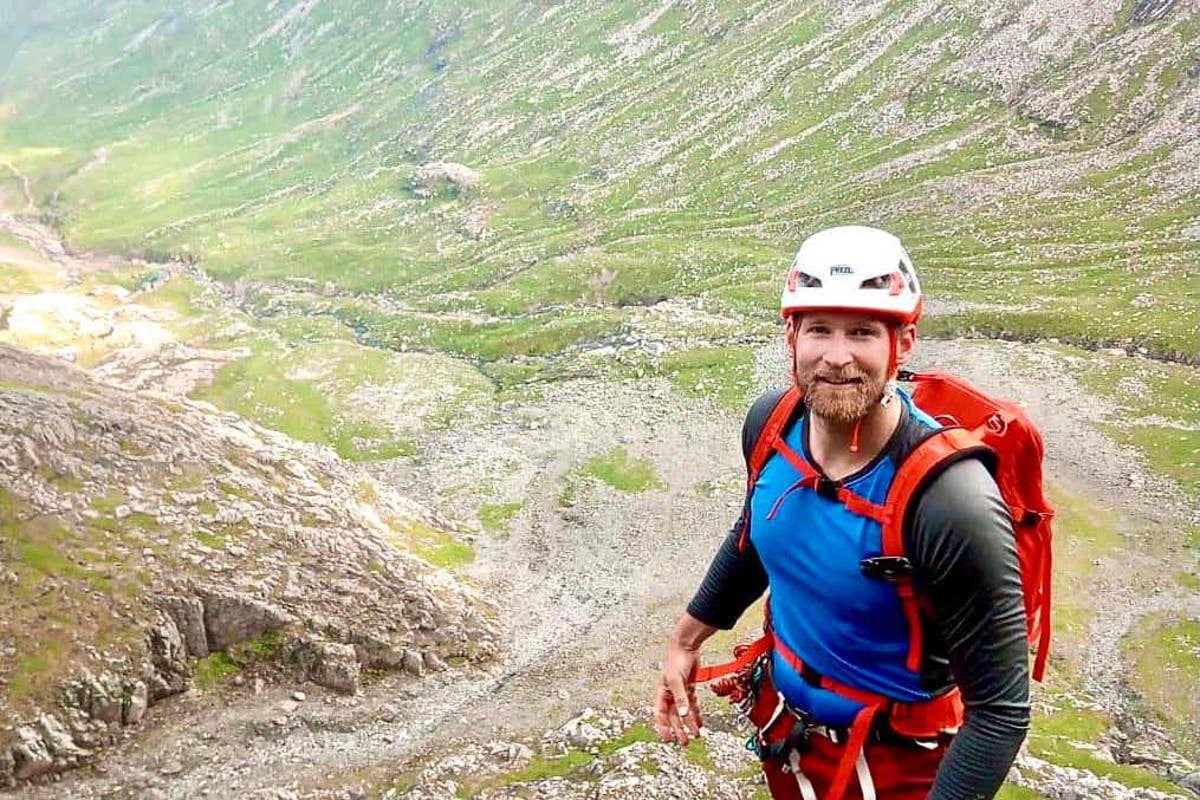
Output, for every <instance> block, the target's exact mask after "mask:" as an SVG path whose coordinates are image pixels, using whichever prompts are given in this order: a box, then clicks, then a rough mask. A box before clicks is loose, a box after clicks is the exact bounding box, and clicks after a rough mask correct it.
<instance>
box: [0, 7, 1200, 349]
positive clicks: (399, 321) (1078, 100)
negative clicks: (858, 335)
mask: <svg viewBox="0 0 1200 800" xmlns="http://www.w3.org/2000/svg"><path fill="white" fill-rule="evenodd" d="M6 8H7V11H5V12H0V13H4V14H5V18H3V20H2V21H3V25H0V29H2V30H3V33H0V36H2V37H3V43H4V45H5V46H4V47H3V48H0V50H2V51H3V52H4V53H6V54H7V55H6V58H5V61H4V63H3V64H0V181H2V183H0V193H3V194H6V195H7V196H8V197H9V199H10V202H9V205H10V206H13V207H18V208H19V207H20V206H21V205H22V204H23V203H24V202H26V201H28V202H29V203H31V204H33V205H36V207H38V208H39V209H42V211H43V212H44V213H45V214H48V215H50V218H52V219H53V220H54V221H55V223H56V224H57V225H58V226H59V227H60V229H61V230H62V231H63V233H64V234H65V236H66V238H67V241H68V242H69V243H70V245H71V246H73V247H77V248H81V249H86V250H89V251H107V252H125V253H141V254H145V255H149V256H150V257H152V258H163V257H167V256H173V257H178V258H185V259H194V260H197V261H199V262H202V263H203V264H204V267H205V269H206V270H208V271H209V272H210V274H212V275H214V276H216V277H218V278H221V279H224V280H230V281H232V280H235V279H248V280H250V281H263V282H270V283H275V284H287V285H288V286H289V287H291V290H289V291H287V292H284V293H283V294H282V295H281V296H278V297H274V298H268V297H265V296H263V295H260V296H259V298H258V302H260V303H262V304H265V305H267V306H269V307H271V308H272V309H273V310H275V311H278V310H279V309H281V308H282V309H286V310H290V311H295V312H300V313H306V314H328V315H332V316H333V317H335V318H336V319H338V320H340V321H342V322H345V323H347V324H350V325H351V326H353V327H354V328H355V330H356V332H357V333H358V335H360V336H361V337H363V338H364V339H366V340H369V341H371V342H374V343H378V344H382V345H384V346H389V347H399V346H405V347H415V348H422V349H425V348H436V349H441V350H450V351H455V352H459V353H461V354H463V355H465V356H468V357H471V358H475V359H480V360H483V361H485V362H492V361H496V360H498V359H500V358H507V357H511V356H512V355H514V351H515V352H516V353H520V354H523V355H533V356H545V355H549V354H554V353H558V352H561V351H562V350H563V349H564V348H569V347H570V346H572V345H576V344H581V343H584V344H585V343H587V342H593V341H597V340H611V339H612V338H614V337H616V336H619V335H620V333H621V326H622V317H621V315H620V314H619V313H616V312H615V311H614V308H616V307H619V306H624V305H628V304H639V303H652V302H654V301H656V300H658V299H661V298H663V297H683V298H693V299H694V300H695V302H697V303H703V304H704V305H705V306H706V307H707V308H710V309H713V310H717V311H721V312H727V313H731V314H734V315H735V316H737V317H739V318H742V319H749V320H757V321H758V323H759V324H760V326H761V325H763V324H768V321H769V318H770V317H769V313H768V312H769V305H770V302H771V300H772V297H773V296H774V294H775V292H776V287H775V280H776V276H777V274H778V272H779V271H780V268H781V265H782V263H783V261H784V260H785V259H786V258H787V255H788V253H789V252H791V250H792V249H794V247H795V245H796V243H797V242H798V241H799V239H800V238H801V237H802V236H803V235H804V234H806V233H808V232H811V231H812V230H814V229H815V228H817V227H820V226H822V225H824V224H831V223H834V222H839V221H861V222H874V223H878V224H882V225H884V226H886V227H888V228H889V229H891V230H894V231H895V232H897V233H898V234H900V235H901V236H902V238H903V239H904V240H905V242H906V243H907V244H908V245H909V247H910V248H911V249H912V250H913V251H914V252H916V253H919V254H920V258H919V262H920V263H919V266H920V267H921V268H922V269H923V270H924V274H925V276H926V283H927V285H928V286H929V287H930V291H931V292H932V294H933V296H934V297H935V298H936V299H941V300H945V301H947V305H945V306H943V307H942V308H941V311H942V312H943V313H941V314H939V315H938V317H937V319H936V320H932V319H931V320H930V322H929V323H928V329H929V330H930V331H932V332H967V331H976V332H983V333H988V334H992V335H997V334H1003V335H1007V336H1016V337H1020V338H1032V337H1047V336H1051V337H1058V338H1061V339H1065V340H1071V341H1077V342H1081V343H1086V344H1094V343H1109V344H1114V343H1115V344H1121V345H1123V346H1124V345H1128V344H1130V343H1132V344H1133V345H1134V346H1139V347H1144V348H1146V349H1147V350H1148V351H1149V352H1152V353H1155V354H1160V355H1168V356H1174V357H1182V358H1183V359H1185V360H1188V361H1194V360H1195V359H1196V358H1197V357H1198V356H1200V350H1198V349H1197V342H1198V341H1200V337H1198V336H1197V333H1198V331H1200V321H1198V320H1197V311H1196V306H1195V303H1194V298H1195V296H1196V294H1197V291H1200V278H1198V277H1197V276H1196V273H1195V270H1194V269H1191V268H1190V265H1191V264H1194V263H1195V260H1196V257H1197V252H1198V251H1200V227H1198V225H1197V220H1196V215H1195V204H1196V200H1197V193H1198V191H1200V171H1197V170H1196V169H1195V164H1196V162H1197V160H1198V158H1200V133H1198V132H1200V125H1198V124H1197V122H1198V115H1200V36H1198V32H1200V16H1198V9H1197V7H1196V4H1195V3H1194V2H1182V1H1180V2H1176V1H1175V0H1099V1H1098V2H1090V1H1089V2H1083V1H1082V0H1042V1H1041V2H1029V1H1028V0H1000V2H995V3H990V4H987V5H985V6H979V5H977V4H970V3H965V2H948V1H946V0H939V1H936V2H935V1H933V0H900V1H899V2H853V3H840V2H837V3H834V2H751V3H734V2H728V3H722V2H661V3H654V4H647V3H631V2H612V3H549V2H545V3H526V2H494V3H486V4H476V3H457V2H446V3H428V2H394V1H393V2H387V3H376V2H354V0H324V1H323V2H322V1H321V0H298V2H293V3H287V2H275V1H272V2H265V1H264V2H209V3H197V4H186V5H184V6H182V7H172V8H164V7H161V6H158V5H156V4H153V3H134V2H115V3H103V4H94V3H85V2H70V1H69V0H67V1H64V2H57V3H52V4H44V3H40V2H38V3H35V2H21V1H20V0H18V2H16V3H15V4H14V3H9V4H6ZM5 165H7V167H8V170H9V172H10V174H11V178H9V177H8V176H7V175H6V172H5ZM306 286H308V287H314V288H318V289H319V288H321V287H327V289H328V291H327V292H326V294H327V295H334V296H320V295H318V296H316V297H312V296H309V295H308V294H307V293H301V294H300V295H299V296H298V295H297V294H296V293H295V291H294V289H296V288H304V287H306ZM336 289H340V290H345V291H348V292H352V293H363V292H365V293H367V296H354V297H349V296H343V295H338V294H337V292H336ZM381 297H386V299H387V300H388V302H381V300H380V298H381ZM421 311H441V312H447V311H453V312H455V314H453V315H448V316H444V317H441V318H438V319H435V320H432V321H431V320H429V319H427V318H424V317H422V316H420V314H419V313H418V312H421ZM467 311H470V312H471V314H466V313H465V312H467ZM531 326H537V327H538V328H539V330H548V331H549V333H548V334H546V335H544V336H543V337H541V338H537V339H536V341H531V340H530V339H531V337H530V335H529V329H530V327H531ZM496 339H507V340H514V341H516V342H518V345H516V346H514V347H512V348H504V347H497V346H495V344H494V340H496Z"/></svg>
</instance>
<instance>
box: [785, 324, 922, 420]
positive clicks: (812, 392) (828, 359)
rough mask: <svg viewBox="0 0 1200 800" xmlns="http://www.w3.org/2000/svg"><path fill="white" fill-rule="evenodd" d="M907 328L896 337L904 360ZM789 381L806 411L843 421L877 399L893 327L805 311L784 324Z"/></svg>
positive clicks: (908, 344) (885, 375)
mask: <svg viewBox="0 0 1200 800" xmlns="http://www.w3.org/2000/svg"><path fill="white" fill-rule="evenodd" d="M911 328H912V326H904V327H903V328H901V329H900V335H899V336H898V337H897V338H898V342H897V347H898V350H897V357H898V360H900V359H907V356H908V352H909V351H910V350H911V347H912V340H913V336H914V334H913V332H912V330H911ZM787 330H788V346H789V348H790V349H791V351H792V354H793V362H792V363H793V369H794V370H795V379H796V383H797V385H799V387H800V389H801V391H803V392H804V401H805V403H806V404H807V405H808V407H809V409H810V410H811V411H812V412H813V413H814V414H817V415H819V416H821V417H824V418H826V419H828V420H830V421H831V422H837V423H842V424H849V423H852V422H854V421H855V420H857V419H859V418H860V417H862V416H864V415H865V414H866V413H867V412H868V411H869V410H870V409H871V407H872V406H874V405H875V404H876V403H878V402H879V401H880V400H881V399H882V398H883V393H884V391H885V390H886V387H887V381H888V378H889V377H890V376H889V374H888V368H889V364H888V361H889V358H890V355H891V346H892V337H893V336H896V333H895V331H894V328H893V327H891V326H889V325H888V324H887V323H885V322H883V321H882V320H880V319H878V318H876V317H872V316H869V315H866V314H859V313H855V312H841V311H817V312H807V313H805V314H803V315H801V316H799V317H793V318H792V319H791V320H789V322H788V328H787Z"/></svg>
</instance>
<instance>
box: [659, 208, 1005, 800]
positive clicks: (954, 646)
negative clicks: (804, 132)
mask: <svg viewBox="0 0 1200 800" xmlns="http://www.w3.org/2000/svg"><path fill="white" fill-rule="evenodd" d="M921 306H922V295H921V287H920V284H919V282H918V279H917V274H916V271H915V270H914V268H913V266H912V262H911V260H910V259H909V256H908V253H907V252H905V250H904V248H903V246H902V245H901V243H900V241H899V240H898V239H897V238H896V237H895V236H892V235H891V234H888V233H886V232H884V231H881V230H877V229H874V228H867V227H860V226H845V227H837V228H831V229H828V230H824V231H821V232H819V233H817V234H815V235H813V236H812V237H810V238H809V239H807V240H806V241H805V242H804V243H803V245H802V246H801V247H800V250H799V252H798V253H797V254H796V257H795V259H794V261H793V262H792V265H791V268H790V269H789V270H788V273H787V277H786V281H785V286H784V290H783V295H782V305H781V310H782V314H783V318H784V320H785V326H784V330H785V335H786V344H787V348H788V352H789V354H790V356H791V373H792V375H791V377H792V381H793V382H794V384H795V385H796V387H798V388H799V390H800V392H799V397H800V398H802V399H800V400H799V402H797V403H796V405H795V406H794V410H789V409H785V410H786V411H787V412H788V413H786V414H785V415H784V416H783V417H782V419H781V416H780V414H779V413H778V412H776V411H775V409H776V406H777V405H779V404H780V403H781V398H783V397H784V396H785V395H784V392H782V391H774V392H769V393H767V394H765V395H763V396H762V397H761V398H759V399H758V400H757V401H756V402H755V403H754V405H753V407H752V408H751V409H750V412H749V414H748V415H747V418H746V423H745V426H744V427H743V431H742V445H743V450H744V452H745V454H746V459H747V464H748V465H750V464H751V461H752V457H751V454H752V452H753V451H755V449H756V447H757V446H758V445H760V444H761V440H763V439H768V441H767V443H768V445H769V448H770V451H769V453H767V454H766V455H765V456H763V458H765V460H764V461H762V463H761V468H759V467H754V468H752V469H751V479H750V481H748V491H747V497H746V503H745V507H744V511H743V514H742V516H741V517H740V518H739V519H738V521H737V523H736V524H735V526H734V528H733V530H732V531H730V533H729V536H728V537H727V538H726V540H725V542H724V543H723V545H722V546H721V548H720V549H719V551H718V552H717V555H716V557H715V558H714V560H713V563H712V565H711V566H710V568H709V571H708V574H707V576H706V577H705V579H704V582H703V583H702V585H701V586H700V589H699V590H698V591H697V593H696V595H695V597H694V598H693V599H692V601H691V603H690V604H689V605H688V608H687V610H686V612H685V613H684V614H683V615H682V616H681V617H680V619H679V621H678V623H677V624H676V626H675V629H674V631H673V632H672V634H671V636H670V638H669V640H668V644H667V650H666V655H665V658H664V660H663V665H662V671H661V675H660V679H659V685H658V689H657V696H656V699H655V701H656V719H655V722H656V726H657V728H658V731H659V734H660V735H661V736H662V737H663V739H664V741H666V740H674V741H677V742H679V743H681V744H686V742H687V740H688V738H689V736H695V735H698V733H699V729H700V725H701V720H700V714H699V709H698V706H697V703H696V699H695V693H694V681H695V679H696V677H697V671H698V669H699V653H700V649H701V645H702V644H703V642H704V641H705V640H706V639H707V638H708V637H709V636H711V635H712V634H713V633H714V632H715V631H716V630H718V629H728V628H730V627H732V626H733V625H734V624H735V623H736V621H737V619H738V618H739V617H740V616H741V614H742V613H743V612H744V611H745V610H746V608H747V607H748V606H749V605H750V604H751V603H753V602H754V600H755V599H756V598H758V597H759V596H760V595H762V593H763V592H764V591H765V590H766V589H768V588H769V589H770V601H769V608H768V620H769V622H768V624H769V632H770V634H771V635H770V636H768V637H764V639H763V640H760V641H764V642H766V645H765V646H764V647H763V648H762V651H761V653H751V655H755V654H757V655H758V658H757V659H756V660H753V661H747V662H746V663H747V666H746V667H745V668H743V669H742V670H741V671H740V672H739V673H738V675H737V676H736V678H735V679H733V680H731V681H727V682H726V685H725V686H724V687H722V688H723V691H724V692H725V693H730V694H731V695H732V699H735V700H737V701H738V702H739V703H740V704H741V706H742V708H743V709H744V710H746V711H748V715H749V717H750V720H751V721H752V722H753V723H755V725H756V726H757V727H758V732H757V734H756V735H755V737H754V739H753V742H752V744H753V745H754V748H755V750H756V751H757V752H758V754H759V756H760V758H761V759H762V761H763V770H764V772H765V773H766V778H767V783H768V786H769V787H770V790H771V794H772V796H773V797H776V798H801V799H802V800H816V798H820V800H841V798H864V800H873V799H874V798H876V797H878V798H884V799H886V800H909V798H913V799H914V800H915V798H925V797H931V798H936V800H949V799H950V798H987V797H992V796H994V795H995V793H996V792H997V790H998V789H999V787H1000V785H1001V783H1002V782H1003V780H1004V777H1005V775H1006V774H1007V772H1008V769H1009V766H1010V765H1011V763H1012V761H1013V758H1014V757H1015V756H1016V753H1017V750H1018V748H1019V747H1020V744H1021V741H1022V740H1023V738H1024V736H1025V733H1026V730H1027V728H1028V724H1029V666H1028V660H1027V656H1028V654H1027V649H1026V620H1025V609H1024V605H1023V600H1022V585H1021V577H1020V570H1019V566H1018V558H1017V552H1016V546H1015V543H1014V539H1013V534H1012V527H1011V520H1010V517H1009V510H1008V506H1007V505H1006V503H1005V501H1004V499H1003V498H1002V497H1001V494H1000V491H999V489H998V488H997V486H996V483H995V481H994V479H993V478H992V474H991V472H990V469H989V468H990V467H991V466H994V465H993V464H992V463H991V462H990V461H989V453H987V452H986V451H983V450H970V449H968V450H965V451H964V453H963V457H962V458H958V459H956V460H951V461H950V462H949V463H948V464H947V465H946V466H945V467H944V468H942V469H940V470H937V471H935V472H933V473H932V474H929V475H927V476H926V479H925V480H922V481H921V482H920V484H919V485H918V486H917V487H916V488H915V489H914V494H913V495H912V499H911V501H910V502H909V503H908V504H907V506H906V508H907V509H908V512H907V513H906V514H905V516H904V523H903V525H902V526H901V529H902V536H903V552H904V554H905V557H901V558H896V557H889V556H887V555H886V553H887V548H885V547H884V543H883V535H884V534H883V530H884V529H883V524H882V522H883V520H882V517H883V516H884V515H883V514H882V513H881V511H882V510H883V509H884V507H885V505H886V504H887V502H888V500H889V489H891V487H892V484H893V481H894V480H895V479H896V477H897V473H898V470H899V468H900V466H901V465H902V464H903V463H904V462H905V459H906V458H907V457H908V456H909V455H910V454H912V453H913V452H914V451H916V450H917V449H918V447H919V446H920V445H921V443H922V442H923V441H925V440H926V439H927V438H930V437H931V436H932V435H933V434H934V433H935V432H937V431H938V429H939V428H940V427H941V426H940V425H939V423H938V422H936V421H935V420H934V419H932V418H931V417H930V416H928V415H927V414H925V413H924V412H922V411H921V410H920V409H919V408H917V407H916V406H915V405H914V404H913V402H912V400H911V398H910V397H909V395H908V394H907V393H905V392H904V391H903V390H902V389H900V388H899V387H898V386H897V385H896V375H897V371H898V369H899V367H900V365H902V364H904V363H905V362H907V361H908V360H909V358H910V356H911V355H912V352H913V348H914V345H915V343H916V322H917V319H918V317H919V316H920V313H921ZM792 396H793V397H795V396H796V395H795V393H793V394H792ZM777 421H778V422H781V423H782V424H780V425H777V424H776V423H777ZM764 428H766V429H767V430H768V433H769V436H764ZM903 587H912V588H913V589H914V590H915V592H916V594H917V596H918V597H919V599H920V603H919V604H918V603H914V602H905V601H904V598H903V595H904V589H903ZM909 599H910V600H911V598H909ZM918 608H919V611H918Z"/></svg>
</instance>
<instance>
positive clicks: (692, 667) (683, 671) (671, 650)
mask: <svg viewBox="0 0 1200 800" xmlns="http://www.w3.org/2000/svg"><path fill="white" fill-rule="evenodd" d="M699 666H700V651H699V650H698V649H689V648H687V647H684V646H683V645H681V644H679V643H678V641H676V640H675V638H674V637H672V639H671V641H670V642H669V643H668V644H667V652H666V655H665V656H664V657H663V662H662V669H661V671H660V673H659V676H658V686H657V688H656V690H655V697H654V727H655V728H656V729H657V730H658V735H659V736H660V737H661V738H662V740H663V741H664V742H670V741H672V740H674V741H676V742H678V743H679V744H681V745H685V744H687V743H688V735H689V733H690V734H691V735H692V736H696V737H698V736H700V726H701V725H702V724H703V723H701V721H700V704H699V703H697V702H696V688H695V685H694V684H693V683H692V676H693V675H695V674H696V670H697V668H699Z"/></svg>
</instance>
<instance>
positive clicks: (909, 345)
mask: <svg viewBox="0 0 1200 800" xmlns="http://www.w3.org/2000/svg"><path fill="white" fill-rule="evenodd" d="M916 346H917V326H916V325H913V324H912V323H907V324H905V325H901V326H900V327H899V328H898V329H897V330H896V363H897V364H904V363H907V362H908V359H910V358H912V354H913V350H915V349H916Z"/></svg>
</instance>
